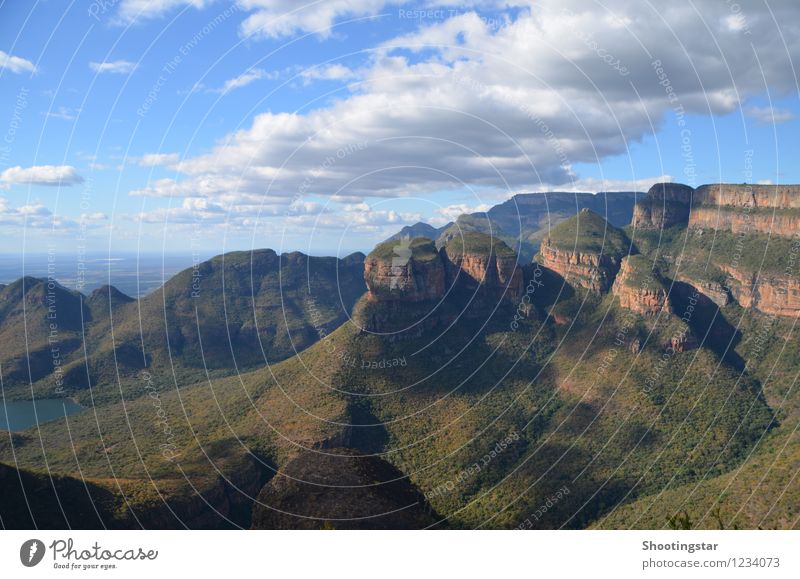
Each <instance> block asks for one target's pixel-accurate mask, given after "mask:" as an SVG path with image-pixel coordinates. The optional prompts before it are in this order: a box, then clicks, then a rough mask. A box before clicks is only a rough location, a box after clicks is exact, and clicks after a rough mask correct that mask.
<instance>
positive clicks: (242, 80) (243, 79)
mask: <svg viewBox="0 0 800 579" xmlns="http://www.w3.org/2000/svg"><path fill="white" fill-rule="evenodd" d="M277 77H278V73H276V72H267V71H266V70H262V69H260V68H253V69H251V70H248V71H247V72H245V73H244V74H240V75H239V76H237V77H236V78H232V79H229V80H227V81H225V84H223V85H222V86H221V87H220V88H217V89H210V90H209V91H208V92H217V93H220V94H227V93H229V92H230V91H232V90H234V89H237V88H242V87H243V86H247V85H248V84H250V83H252V82H254V81H257V80H260V79H262V78H269V79H275V78H277Z"/></svg>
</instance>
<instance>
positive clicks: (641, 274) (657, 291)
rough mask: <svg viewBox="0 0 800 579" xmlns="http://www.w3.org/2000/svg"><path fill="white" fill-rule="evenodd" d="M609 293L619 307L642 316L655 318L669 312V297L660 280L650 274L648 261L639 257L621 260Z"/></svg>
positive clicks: (634, 256) (650, 269)
mask: <svg viewBox="0 0 800 579" xmlns="http://www.w3.org/2000/svg"><path fill="white" fill-rule="evenodd" d="M611 292H612V293H613V294H614V295H615V296H617V298H619V304H620V306H621V307H623V308H625V309H628V310H631V311H633V312H636V313H637V314H639V315H642V316H656V315H658V314H659V313H660V312H661V311H662V310H664V309H667V310H669V307H670V306H669V297H668V296H667V291H666V289H664V286H663V285H662V283H661V280H660V279H658V278H657V277H656V275H655V274H654V273H653V272H652V268H651V266H650V263H649V261H648V260H647V259H646V258H644V257H642V256H639V255H633V256H630V257H626V258H624V259H623V260H622V265H621V267H620V270H619V273H618V274H617V277H616V279H615V280H614V285H613V286H612V288H611Z"/></svg>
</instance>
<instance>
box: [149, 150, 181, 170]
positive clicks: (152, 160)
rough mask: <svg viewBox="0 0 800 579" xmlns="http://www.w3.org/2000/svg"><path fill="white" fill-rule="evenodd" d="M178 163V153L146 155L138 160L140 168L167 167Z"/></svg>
mask: <svg viewBox="0 0 800 579" xmlns="http://www.w3.org/2000/svg"><path fill="white" fill-rule="evenodd" d="M177 162H178V153H147V154H145V155H142V156H141V158H140V159H139V165H140V166H142V167H155V166H164V165H166V166H169V165H174V164H175V163H177Z"/></svg>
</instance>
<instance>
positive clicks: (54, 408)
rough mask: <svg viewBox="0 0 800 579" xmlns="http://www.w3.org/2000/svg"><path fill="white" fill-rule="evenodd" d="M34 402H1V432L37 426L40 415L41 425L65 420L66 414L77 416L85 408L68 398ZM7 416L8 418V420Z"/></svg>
mask: <svg viewBox="0 0 800 579" xmlns="http://www.w3.org/2000/svg"><path fill="white" fill-rule="evenodd" d="M35 406H36V408H35V412H34V402H32V401H31V400H9V401H7V402H6V403H5V407H4V406H3V403H2V402H0V430H11V431H12V432H15V431H18V430H25V429H26V428H30V427H31V426H36V418H37V415H38V418H39V424H43V423H45V422H50V421H51V420H57V419H59V418H64V414H65V413H66V414H67V415H69V414H75V413H76V412H80V411H81V410H83V406H81V405H80V404H76V403H75V402H73V401H72V400H69V399H68V398H42V399H39V400H37V401H36V403H35ZM6 416H7V417H8V418H6Z"/></svg>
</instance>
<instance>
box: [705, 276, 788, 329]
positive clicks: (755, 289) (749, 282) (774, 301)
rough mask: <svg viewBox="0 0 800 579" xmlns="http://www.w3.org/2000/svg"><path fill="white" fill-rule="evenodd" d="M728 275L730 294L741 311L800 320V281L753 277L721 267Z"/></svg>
mask: <svg viewBox="0 0 800 579" xmlns="http://www.w3.org/2000/svg"><path fill="white" fill-rule="evenodd" d="M719 267H720V269H722V270H723V271H724V272H725V273H727V274H728V275H730V276H731V278H732V279H731V283H730V292H731V294H733V297H734V298H735V299H736V301H737V302H739V305H741V306H742V307H743V308H755V309H757V310H758V311H760V312H763V313H765V314H768V315H774V316H784V317H789V318H800V281H799V280H797V279H795V278H792V277H783V276H776V275H762V276H759V275H756V274H748V273H745V272H742V271H740V270H738V269H735V268H732V267H729V266H725V265H720V266H719Z"/></svg>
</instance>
